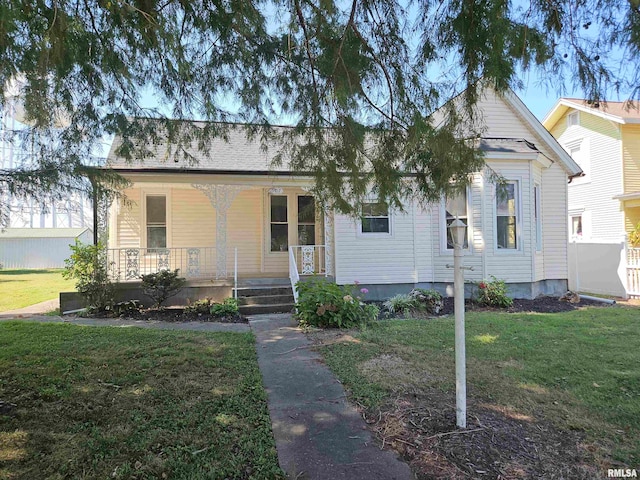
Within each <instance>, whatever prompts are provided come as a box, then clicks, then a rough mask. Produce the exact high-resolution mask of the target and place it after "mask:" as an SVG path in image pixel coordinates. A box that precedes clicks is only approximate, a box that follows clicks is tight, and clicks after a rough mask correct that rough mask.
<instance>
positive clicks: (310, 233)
mask: <svg viewBox="0 0 640 480" xmlns="http://www.w3.org/2000/svg"><path fill="white" fill-rule="evenodd" d="M266 210H267V211H266V216H267V225H266V232H265V233H266V235H265V240H266V242H265V250H266V252H265V253H266V255H265V268H264V271H265V272H274V273H275V272H288V269H289V267H288V264H289V256H288V251H289V247H290V246H294V247H300V246H310V245H317V244H318V243H320V242H319V240H320V237H321V231H320V230H319V225H320V222H319V221H318V220H317V218H318V216H317V212H316V205H315V199H314V198H313V196H311V195H308V194H306V193H304V192H303V191H302V190H300V189H283V190H282V193H280V192H278V193H270V194H269V195H268V197H267V209H266ZM294 251H295V252H296V253H297V256H299V255H301V249H300V248H294ZM315 254H316V256H317V255H318V254H319V252H315Z"/></svg>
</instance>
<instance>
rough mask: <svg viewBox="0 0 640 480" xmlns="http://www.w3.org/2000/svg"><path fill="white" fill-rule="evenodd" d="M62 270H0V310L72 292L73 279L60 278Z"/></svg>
mask: <svg viewBox="0 0 640 480" xmlns="http://www.w3.org/2000/svg"><path fill="white" fill-rule="evenodd" d="M62 272H63V270H56V269H50V270H46V269H45V270H0V312H4V311H6V310H15V309H17V308H22V307H28V306H29V305H34V304H36V303H40V302H44V301H46V300H52V299H54V298H57V297H58V294H59V293H60V292H72V291H74V290H75V289H76V288H75V281H74V280H65V279H64V278H62Z"/></svg>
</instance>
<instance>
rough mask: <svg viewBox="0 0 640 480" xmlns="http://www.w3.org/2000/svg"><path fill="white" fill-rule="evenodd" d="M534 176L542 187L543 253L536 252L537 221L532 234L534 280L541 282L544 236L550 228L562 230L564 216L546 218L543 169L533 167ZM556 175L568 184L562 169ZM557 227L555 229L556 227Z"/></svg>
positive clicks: (536, 182)
mask: <svg viewBox="0 0 640 480" xmlns="http://www.w3.org/2000/svg"><path fill="white" fill-rule="evenodd" d="M531 170H532V175H533V183H534V184H538V185H539V187H540V193H539V195H540V206H539V208H540V213H539V215H540V216H541V224H542V225H541V226H542V250H541V251H536V234H537V233H536V231H535V228H536V225H535V220H534V223H533V224H532V228H533V229H534V230H533V232H532V238H531V242H532V248H533V258H534V262H533V269H534V279H535V280H536V281H539V280H543V279H544V278H545V276H544V264H545V261H544V260H545V256H544V234H545V231H546V229H547V228H550V229H551V230H552V231H553V229H554V228H560V229H561V230H562V225H561V224H562V216H560V217H559V218H555V219H554V218H553V216H549V217H548V218H547V217H545V208H544V195H545V194H544V187H543V186H542V169H541V168H540V166H538V165H532V169H531ZM556 175H558V176H559V181H560V182H564V183H566V181H567V177H566V175H565V174H564V172H563V171H562V169H560V170H559V171H556ZM531 195H534V194H533V191H532V193H531ZM531 199H532V202H533V201H535V198H534V197H533V196H532V197H531ZM531 216H532V217H534V216H535V206H534V205H533V204H532V206H531ZM554 226H555V227H554Z"/></svg>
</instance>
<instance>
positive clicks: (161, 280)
mask: <svg viewBox="0 0 640 480" xmlns="http://www.w3.org/2000/svg"><path fill="white" fill-rule="evenodd" d="M140 278H141V279H142V291H143V292H144V293H145V295H148V296H149V297H151V298H152V299H153V301H154V302H155V303H154V307H156V308H160V307H161V306H162V304H163V303H164V302H165V301H166V300H167V299H168V298H171V297H173V296H174V295H176V294H177V293H178V292H179V291H180V290H182V287H184V284H185V283H186V280H185V279H184V278H180V277H178V269H176V270H173V271H171V270H160V271H159V272H156V273H150V274H148V275H142V276H141V277H140Z"/></svg>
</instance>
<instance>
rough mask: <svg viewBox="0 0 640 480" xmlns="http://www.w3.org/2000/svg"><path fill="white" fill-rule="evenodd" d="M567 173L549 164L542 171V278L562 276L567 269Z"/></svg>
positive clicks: (561, 277)
mask: <svg viewBox="0 0 640 480" xmlns="http://www.w3.org/2000/svg"><path fill="white" fill-rule="evenodd" d="M566 216H567V176H566V174H565V173H564V171H563V170H562V168H560V167H559V166H558V164H553V165H552V166H551V167H550V168H548V169H544V170H543V171H542V245H543V252H544V278H545V279H566V278H567V276H568V272H567V241H568V224H567V221H566Z"/></svg>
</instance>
